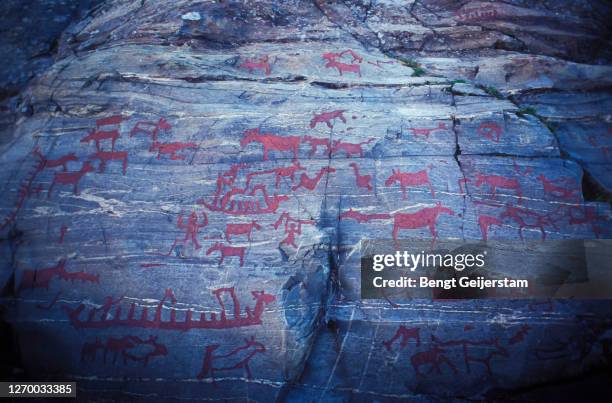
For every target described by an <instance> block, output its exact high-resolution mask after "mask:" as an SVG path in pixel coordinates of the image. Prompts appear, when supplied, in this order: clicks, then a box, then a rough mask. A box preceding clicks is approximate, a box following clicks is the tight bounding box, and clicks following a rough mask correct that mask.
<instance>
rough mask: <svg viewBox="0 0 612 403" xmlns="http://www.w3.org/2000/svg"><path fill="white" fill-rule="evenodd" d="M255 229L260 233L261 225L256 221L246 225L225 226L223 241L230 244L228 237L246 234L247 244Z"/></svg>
mask: <svg viewBox="0 0 612 403" xmlns="http://www.w3.org/2000/svg"><path fill="white" fill-rule="evenodd" d="M254 229H256V230H258V231H261V225H259V224H257V221H255V220H253V221H251V222H250V223H248V224H227V225H226V226H225V239H226V240H227V242H231V240H230V235H242V234H246V235H247V239H248V240H249V242H250V241H251V233H252V232H253V230H254Z"/></svg>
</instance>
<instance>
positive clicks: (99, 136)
mask: <svg viewBox="0 0 612 403" xmlns="http://www.w3.org/2000/svg"><path fill="white" fill-rule="evenodd" d="M119 136H120V134H119V130H108V131H107V130H95V129H92V130H90V131H89V134H88V135H87V136H85V137H83V138H82V139H81V143H89V142H90V141H95V143H96V150H97V151H102V148H101V147H100V141H102V140H110V141H111V151H115V141H117V139H118V138H119Z"/></svg>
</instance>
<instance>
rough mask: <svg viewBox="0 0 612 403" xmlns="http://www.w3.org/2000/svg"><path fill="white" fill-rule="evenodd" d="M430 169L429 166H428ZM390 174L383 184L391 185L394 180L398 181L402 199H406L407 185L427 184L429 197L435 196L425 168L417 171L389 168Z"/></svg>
mask: <svg viewBox="0 0 612 403" xmlns="http://www.w3.org/2000/svg"><path fill="white" fill-rule="evenodd" d="M430 169H431V168H430ZM391 172H392V175H391V176H389V177H388V178H387V180H386V181H385V186H391V185H393V184H394V183H395V182H398V183H399V185H400V187H401V188H402V199H404V200H408V193H407V191H406V189H407V188H408V187H409V186H423V185H427V186H429V191H430V192H431V197H434V198H435V197H436V193H435V192H434V190H433V187H432V186H431V182H430V181H429V175H428V174H427V171H426V170H422V171H418V172H414V173H411V172H401V171H400V170H399V169H398V170H397V171H396V170H395V169H392V170H391Z"/></svg>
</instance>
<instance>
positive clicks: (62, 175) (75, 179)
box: [47, 161, 96, 199]
mask: <svg viewBox="0 0 612 403" xmlns="http://www.w3.org/2000/svg"><path fill="white" fill-rule="evenodd" d="M95 171H96V168H94V167H93V166H92V165H91V163H90V162H89V161H85V162H83V166H81V170H79V171H76V172H56V173H55V176H54V177H53V181H52V182H51V186H49V192H48V193H47V199H48V198H50V197H51V193H52V192H53V186H55V184H56V183H59V184H60V185H73V193H74V194H75V195H78V194H79V191H78V189H77V187H78V184H79V181H80V180H81V179H82V178H83V177H84V176H85V175H87V174H88V173H89V172H95Z"/></svg>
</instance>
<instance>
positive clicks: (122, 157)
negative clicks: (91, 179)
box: [89, 151, 128, 175]
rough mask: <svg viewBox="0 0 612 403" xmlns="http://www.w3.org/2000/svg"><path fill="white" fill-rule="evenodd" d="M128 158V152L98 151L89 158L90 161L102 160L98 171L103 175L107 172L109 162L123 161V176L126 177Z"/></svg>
mask: <svg viewBox="0 0 612 403" xmlns="http://www.w3.org/2000/svg"><path fill="white" fill-rule="evenodd" d="M127 158H128V153H127V151H114V152H113V151H98V152H96V153H94V154H92V155H90V156H89V159H91V160H95V159H99V160H100V166H99V169H98V172H100V173H103V172H104V171H105V170H106V163H107V162H108V161H123V175H125V171H126V169H127V163H128V160H127Z"/></svg>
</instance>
